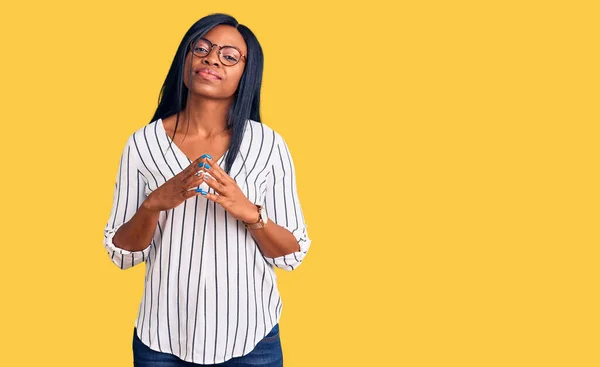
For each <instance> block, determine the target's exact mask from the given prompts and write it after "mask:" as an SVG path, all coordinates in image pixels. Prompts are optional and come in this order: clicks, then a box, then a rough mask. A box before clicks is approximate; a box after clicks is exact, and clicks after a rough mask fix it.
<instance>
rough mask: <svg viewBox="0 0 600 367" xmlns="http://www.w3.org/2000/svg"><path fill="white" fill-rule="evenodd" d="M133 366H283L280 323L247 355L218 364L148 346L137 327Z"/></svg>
mask: <svg viewBox="0 0 600 367" xmlns="http://www.w3.org/2000/svg"><path fill="white" fill-rule="evenodd" d="M133 366H134V367H198V366H221V367H246V366H264V367H283V351H282V349H281V340H280V338H279V324H276V325H275V326H274V327H273V329H272V330H271V331H270V332H269V334H267V336H265V337H264V338H263V339H262V340H261V341H260V342H258V344H257V345H256V347H255V348H254V349H253V350H252V351H251V352H250V353H248V354H246V355H245V356H241V357H234V358H232V359H230V360H228V361H225V362H223V363H218V364H210V365H205V364H196V363H191V362H186V361H184V360H181V359H179V358H178V357H177V356H174V355H172V354H169V353H161V352H157V351H155V350H152V349H150V348H148V346H147V345H146V344H144V343H142V341H141V340H140V339H139V338H138V336H137V330H136V328H134V329H133Z"/></svg>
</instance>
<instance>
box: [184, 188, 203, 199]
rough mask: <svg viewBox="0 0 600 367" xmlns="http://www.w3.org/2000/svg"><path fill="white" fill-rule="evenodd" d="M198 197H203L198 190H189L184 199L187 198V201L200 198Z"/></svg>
mask: <svg viewBox="0 0 600 367" xmlns="http://www.w3.org/2000/svg"><path fill="white" fill-rule="evenodd" d="M198 195H202V193H201V192H200V191H198V190H194V189H192V190H187V191H185V192H184V193H183V197H184V198H185V200H187V199H189V198H192V197H194V196H198Z"/></svg>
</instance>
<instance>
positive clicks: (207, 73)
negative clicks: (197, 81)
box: [194, 68, 223, 80]
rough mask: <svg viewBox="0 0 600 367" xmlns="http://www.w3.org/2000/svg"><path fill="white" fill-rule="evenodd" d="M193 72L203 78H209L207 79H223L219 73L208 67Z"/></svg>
mask: <svg viewBox="0 0 600 367" xmlns="http://www.w3.org/2000/svg"><path fill="white" fill-rule="evenodd" d="M194 72H195V73H196V75H198V76H201V77H203V78H204V79H209V80H221V79H223V78H221V76H220V75H219V73H217V72H216V71H214V70H212V69H208V68H200V69H196V70H195V71H194Z"/></svg>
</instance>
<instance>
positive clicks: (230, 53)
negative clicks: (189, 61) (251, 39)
mask: <svg viewBox="0 0 600 367" xmlns="http://www.w3.org/2000/svg"><path fill="white" fill-rule="evenodd" d="M215 46H218V47H219V51H218V55H219V61H221V64H223V65H225V66H233V65H235V64H237V63H238V62H240V60H241V59H242V58H243V59H244V60H248V58H247V57H246V55H244V54H243V53H242V52H241V51H240V49H239V48H237V47H235V46H219V45H217V44H213V43H212V42H210V41H209V40H207V39H206V38H200V39H198V41H196V44H194V45H192V47H191V48H192V50H191V51H192V52H193V53H194V55H196V56H198V57H206V56H208V55H209V54H210V53H211V52H212V49H213V48H214V47H215Z"/></svg>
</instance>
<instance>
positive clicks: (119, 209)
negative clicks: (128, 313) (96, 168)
mask: <svg viewBox="0 0 600 367" xmlns="http://www.w3.org/2000/svg"><path fill="white" fill-rule="evenodd" d="M136 162H137V161H136V150H135V145H134V144H133V136H131V137H129V139H128V140H127V144H126V145H125V149H124V150H123V153H122V154H121V161H120V163H119V170H118V173H117V179H116V183H115V190H114V195H113V205H112V209H111V212H110V217H109V219H108V223H106V227H105V229H104V247H105V249H106V251H107V252H108V256H109V257H110V259H111V260H112V262H113V263H114V264H115V265H116V266H118V267H119V268H121V269H123V270H124V269H128V268H131V267H133V266H135V265H138V264H141V263H142V262H144V261H145V260H146V259H147V258H148V254H149V253H150V245H151V244H148V247H146V248H145V249H144V250H141V251H127V250H124V249H122V248H119V247H117V246H116V245H115V244H114V243H113V237H114V236H115V233H116V232H117V230H118V229H119V227H121V226H122V225H123V224H124V223H126V222H127V221H128V220H129V219H131V217H132V216H133V215H134V214H135V212H136V211H137V209H138V208H139V207H140V205H141V203H142V202H143V201H144V199H145V197H146V195H145V193H144V188H145V178H144V176H143V175H142V174H141V173H140V172H139V171H138V168H137V165H136Z"/></svg>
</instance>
